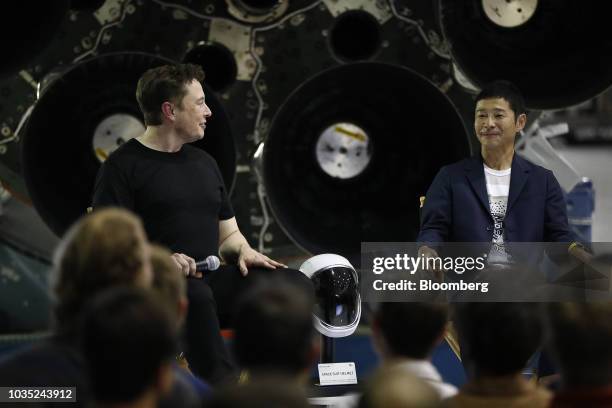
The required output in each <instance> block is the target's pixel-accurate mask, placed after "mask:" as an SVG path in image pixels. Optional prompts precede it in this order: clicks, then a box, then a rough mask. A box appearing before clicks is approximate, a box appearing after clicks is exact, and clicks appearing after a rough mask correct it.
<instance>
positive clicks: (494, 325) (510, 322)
mask: <svg viewBox="0 0 612 408" xmlns="http://www.w3.org/2000/svg"><path fill="white" fill-rule="evenodd" d="M454 312H455V313H454V318H455V321H456V324H457V331H458V333H459V342H460V345H461V355H462V358H463V360H464V361H465V362H466V363H467V365H468V366H470V365H471V366H472V367H470V368H474V369H475V370H476V372H477V373H480V374H483V375H492V376H502V375H509V374H515V373H517V372H520V371H521V370H522V369H523V368H524V367H525V366H526V364H527V361H528V360H529V358H530V357H531V356H532V355H533V354H534V353H535V352H536V350H537V349H538V347H539V346H540V342H541V340H542V321H541V313H540V309H539V305H538V304H536V303H458V304H456V306H455V310H454Z"/></svg>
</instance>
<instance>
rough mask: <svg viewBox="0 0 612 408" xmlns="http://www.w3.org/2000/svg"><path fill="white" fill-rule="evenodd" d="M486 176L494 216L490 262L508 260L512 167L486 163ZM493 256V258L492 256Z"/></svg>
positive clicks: (492, 215)
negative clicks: (507, 220)
mask: <svg viewBox="0 0 612 408" xmlns="http://www.w3.org/2000/svg"><path fill="white" fill-rule="evenodd" d="M484 172H485V178H486V182H487V194H488V196H489V209H490V211H491V217H493V239H492V241H493V244H495V245H493V248H495V249H497V251H491V253H490V254H489V262H496V261H500V262H507V261H508V259H507V255H506V251H505V250H504V218H505V217H506V209H507V207H508V193H509V192H510V173H511V172H512V169H511V168H510V169H505V170H495V169H492V168H490V167H488V166H487V165H486V164H484ZM491 257H493V259H492V258H491Z"/></svg>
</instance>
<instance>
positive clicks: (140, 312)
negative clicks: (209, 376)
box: [81, 287, 176, 403]
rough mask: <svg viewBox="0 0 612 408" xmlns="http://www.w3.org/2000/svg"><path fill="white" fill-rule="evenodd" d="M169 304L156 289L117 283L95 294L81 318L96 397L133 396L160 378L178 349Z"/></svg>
mask: <svg viewBox="0 0 612 408" xmlns="http://www.w3.org/2000/svg"><path fill="white" fill-rule="evenodd" d="M173 326H174V325H173V323H172V321H171V318H170V317H169V315H168V313H167V310H166V309H164V307H163V306H161V305H159V304H158V301H157V298H156V297H155V296H154V295H153V294H152V293H150V292H147V291H145V290H144V289H138V288H126V287H124V288H113V289H110V290H108V291H106V292H104V293H102V294H100V295H98V297H96V298H94V300H93V301H92V302H91V304H89V305H88V307H87V308H86V310H85V312H84V314H83V318H82V323H81V348H82V350H83V356H84V358H85V362H86V364H87V367H88V372H89V375H90V379H91V384H92V392H93V396H94V399H95V400H96V401H98V402H102V403H117V402H130V401H134V400H135V399H137V398H138V397H139V396H141V395H142V394H143V393H144V392H145V391H146V390H147V389H148V388H149V387H151V386H153V385H155V384H156V381H157V379H158V375H159V371H160V368H161V367H162V365H163V364H165V363H170V362H171V361H172V358H173V356H174V353H175V351H176V332H175V329H174V328H173Z"/></svg>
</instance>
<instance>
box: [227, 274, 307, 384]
mask: <svg viewBox="0 0 612 408" xmlns="http://www.w3.org/2000/svg"><path fill="white" fill-rule="evenodd" d="M312 310H313V301H312V299H311V298H309V297H308V296H307V295H306V294H305V293H304V292H303V291H302V290H300V289H299V288H297V287H296V286H294V285H290V284H288V283H284V282H282V283H281V282H266V283H265V284H261V285H259V286H258V287H255V288H253V289H252V290H250V291H249V292H247V293H246V294H245V296H244V297H243V298H242V299H241V301H240V302H239V305H238V307H237V309H236V317H235V320H234V321H235V323H234V335H235V340H234V350H235V353H236V358H237V359H238V362H239V363H240V365H242V366H243V367H244V368H246V369H248V370H250V371H252V372H259V373H281V372H282V373H285V374H290V375H296V374H298V373H300V372H301V371H303V370H304V369H306V368H307V367H308V364H309V363H310V361H309V358H310V351H311V349H312V341H313V336H314V327H313V322H312Z"/></svg>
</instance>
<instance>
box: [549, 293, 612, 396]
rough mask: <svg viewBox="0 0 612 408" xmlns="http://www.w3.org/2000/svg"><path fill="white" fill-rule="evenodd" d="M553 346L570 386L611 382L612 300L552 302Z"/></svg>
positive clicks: (550, 327)
mask: <svg viewBox="0 0 612 408" xmlns="http://www.w3.org/2000/svg"><path fill="white" fill-rule="evenodd" d="M547 323H548V327H549V329H550V345H551V346H552V352H553V355H554V356H555V357H556V360H557V361H558V363H559V368H560V369H561V376H562V378H563V382H564V383H565V384H567V385H569V386H604V385H609V384H610V383H611V382H612V370H610V367H611V366H612V347H610V344H612V303H611V302H589V303H551V304H549V305H548V307H547Z"/></svg>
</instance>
